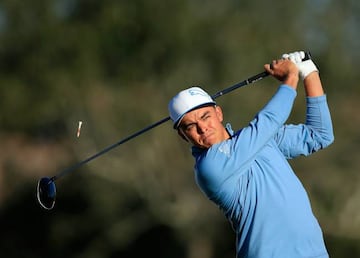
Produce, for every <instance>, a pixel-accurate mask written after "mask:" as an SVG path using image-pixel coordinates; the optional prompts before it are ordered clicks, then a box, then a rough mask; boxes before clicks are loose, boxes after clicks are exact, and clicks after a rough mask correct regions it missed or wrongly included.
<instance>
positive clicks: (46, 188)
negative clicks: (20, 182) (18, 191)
mask: <svg viewBox="0 0 360 258" xmlns="http://www.w3.org/2000/svg"><path fill="white" fill-rule="evenodd" d="M37 199H38V202H39V203H40V205H41V206H42V207H43V208H44V209H47V210H51V209H52V208H54V205H55V199H56V186H55V182H54V179H52V178H49V177H43V178H41V179H40V180H39V181H38V184H37Z"/></svg>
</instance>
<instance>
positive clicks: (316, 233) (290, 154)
mask: <svg viewBox="0 0 360 258" xmlns="http://www.w3.org/2000/svg"><path fill="white" fill-rule="evenodd" d="M303 56H304V52H302V51H300V52H294V53H290V54H284V55H283V57H282V59H279V60H274V61H272V63H271V64H266V65H265V66H264V68H265V70H266V71H267V72H268V73H269V74H270V75H272V76H273V77H275V78H276V79H278V80H279V81H280V82H281V84H280V86H279V88H278V89H277V91H276V93H275V94H274V95H273V97H272V98H271V99H270V101H269V102H268V103H267V104H266V105H265V107H264V108H263V109H262V110H260V112H259V113H258V114H256V116H255V118H254V119H253V120H252V121H251V122H250V123H249V124H248V125H247V126H246V127H244V128H242V129H240V130H238V131H233V130H232V129H231V126H230V125H229V124H227V125H226V126H225V127H224V126H223V124H222V122H223V113H222V110H221V108H220V107H219V106H217V105H216V103H215V101H213V100H212V98H211V97H210V96H209V95H208V94H207V93H206V92H205V91H203V90H202V89H201V88H199V87H192V88H189V89H186V90H183V91H181V92H180V93H178V94H177V95H176V96H175V97H174V98H173V99H172V100H171V101H170V103H169V112H170V117H171V119H172V121H173V122H174V128H175V129H177V131H178V134H179V135H180V136H181V137H182V138H183V139H185V140H186V141H188V142H189V143H191V144H192V146H193V147H192V154H193V156H194V157H195V178H196V182H197V184H198V186H199V187H200V188H201V190H202V191H203V192H204V193H205V195H206V196H207V197H208V198H209V199H210V200H211V201H213V202H214V203H215V204H217V205H218V206H219V208H220V209H221V210H222V211H223V212H224V214H225V216H226V217H227V219H228V220H229V221H230V222H231V224H232V227H233V229H234V231H235V233H236V237H237V238H236V254H237V257H248V258H250V257H251V258H268V257H275V258H282V257H284V258H300V257H301V258H305V257H306V258H310V257H311V258H327V257H328V253H327V250H326V247H325V244H324V240H323V235H322V231H321V228H320V226H319V224H318V222H317V220H316V218H315V217H314V215H313V212H312V209H311V205H310V201H309V199H308V196H307V193H306V191H305V189H304V187H303V186H302V184H301V182H300V181H299V179H298V178H297V177H296V175H295V174H294V172H293V170H292V168H291V167H290V165H289V163H288V161H287V159H291V158H295V157H297V156H299V155H305V156H306V155H310V154H312V153H314V152H316V151H318V150H320V149H323V148H325V147H327V146H328V145H329V144H331V143H332V142H333V140H334V136H333V129H332V122H331V117H330V112H329V109H328V105H327V100H326V95H325V94H324V90H323V87H322V84H321V81H320V77H319V74H318V70H317V68H316V66H315V64H314V63H313V62H312V61H311V60H307V61H302V57H303ZM299 76H300V78H301V79H302V80H303V84H304V89H305V93H306V106H307V109H306V122H305V123H304V124H297V125H292V124H288V125H286V124H285V122H286V120H287V118H288V117H289V115H290V112H291V109H292V106H293V102H294V99H295V97H296V89H297V85H298V81H299ZM311 173H314V171H311Z"/></svg>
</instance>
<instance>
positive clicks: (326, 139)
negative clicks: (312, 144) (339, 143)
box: [322, 132, 335, 148]
mask: <svg viewBox="0 0 360 258" xmlns="http://www.w3.org/2000/svg"><path fill="white" fill-rule="evenodd" d="M322 139H323V140H322V142H323V144H322V145H323V146H322V147H323V148H326V147H328V146H330V145H331V144H332V143H333V142H334V140H335V136H334V133H333V132H331V133H329V134H327V135H326V137H323V138H322Z"/></svg>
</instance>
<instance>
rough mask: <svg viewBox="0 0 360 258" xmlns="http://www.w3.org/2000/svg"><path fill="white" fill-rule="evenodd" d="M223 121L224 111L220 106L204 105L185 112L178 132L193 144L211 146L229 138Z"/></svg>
mask: <svg viewBox="0 0 360 258" xmlns="http://www.w3.org/2000/svg"><path fill="white" fill-rule="evenodd" d="M222 121H223V113H222V110H221V108H220V107H218V106H208V107H202V108H198V109H195V110H192V111H190V112H188V113H187V114H185V116H184V117H183V119H182V120H181V123H180V125H179V130H178V132H179V134H180V135H181V136H182V137H183V138H185V139H186V140H187V141H189V142H190V143H192V144H193V145H195V146H197V147H200V148H209V147H211V146H212V145H213V144H215V143H219V142H222V141H224V140H226V139H228V138H229V134H228V133H227V131H226V129H225V128H224V126H223V124H222Z"/></svg>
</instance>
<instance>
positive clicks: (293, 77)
mask: <svg viewBox="0 0 360 258" xmlns="http://www.w3.org/2000/svg"><path fill="white" fill-rule="evenodd" d="M298 82H299V74H298V73H289V74H288V75H287V76H286V78H285V80H284V81H283V83H284V84H286V85H288V86H290V87H291V88H293V89H296V88H297V85H298Z"/></svg>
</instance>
